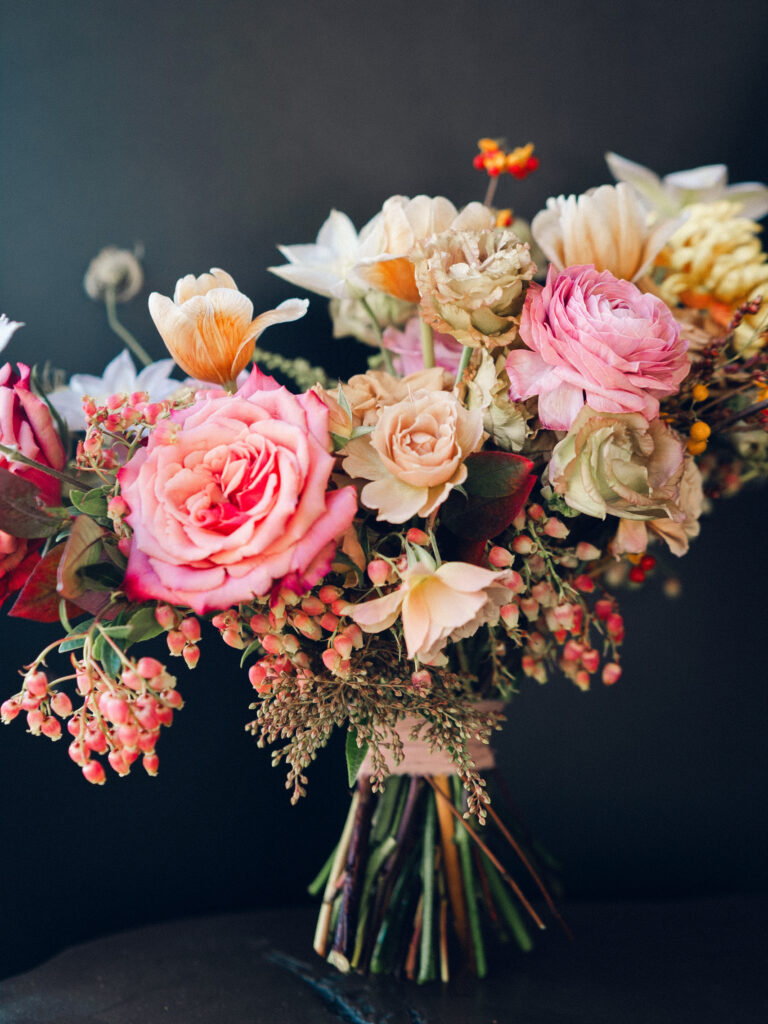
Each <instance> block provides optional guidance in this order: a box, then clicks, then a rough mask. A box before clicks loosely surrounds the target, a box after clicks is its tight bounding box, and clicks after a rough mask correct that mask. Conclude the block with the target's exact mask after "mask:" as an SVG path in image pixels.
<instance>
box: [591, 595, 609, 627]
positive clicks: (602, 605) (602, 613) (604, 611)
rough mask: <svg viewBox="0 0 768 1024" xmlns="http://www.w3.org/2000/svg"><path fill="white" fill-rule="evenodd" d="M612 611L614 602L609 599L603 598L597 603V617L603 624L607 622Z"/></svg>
mask: <svg viewBox="0 0 768 1024" xmlns="http://www.w3.org/2000/svg"><path fill="white" fill-rule="evenodd" d="M612 611H613V601H611V600H610V599H609V598H607V597H601V598H600V600H599V601H595V615H596V616H597V617H598V619H600V621H601V622H605V620H606V619H607V618H608V616H609V615H610V614H611V612H612Z"/></svg>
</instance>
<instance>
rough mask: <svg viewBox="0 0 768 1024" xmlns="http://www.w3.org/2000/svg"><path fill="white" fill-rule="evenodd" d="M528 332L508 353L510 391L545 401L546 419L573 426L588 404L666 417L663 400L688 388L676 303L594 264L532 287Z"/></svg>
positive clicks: (524, 326) (525, 321) (552, 425)
mask: <svg viewBox="0 0 768 1024" xmlns="http://www.w3.org/2000/svg"><path fill="white" fill-rule="evenodd" d="M520 337H521V338H522V340H523V341H524V342H525V344H526V345H527V348H524V349H516V350H514V351H512V352H510V353H509V355H508V357H507V375H508V376H509V380H510V385H511V386H510V390H509V396H510V398H511V399H512V400H513V401H521V400H524V399H527V398H532V397H533V396H534V395H537V396H538V399H539V418H540V420H541V422H542V424H543V426H545V427H547V428H549V429H552V430H569V429H570V427H571V424H572V423H573V421H574V420H575V419H576V417H577V416H578V414H579V412H580V411H581V409H582V407H583V406H584V405H589V406H590V407H591V408H592V409H594V410H596V411H598V412H618V413H622V412H638V413H642V415H643V416H644V417H645V418H646V419H647V420H652V419H655V418H656V416H658V414H659V399H660V398H662V397H664V396H666V395H673V394H675V393H676V392H677V391H678V390H679V389H680V384H681V382H682V380H683V378H684V377H685V376H686V374H687V373H688V370H689V368H690V364H689V362H688V359H687V358H686V349H687V347H688V343H687V342H686V341H685V340H684V339H682V338H681V336H680V328H679V325H678V323H677V321H676V320H675V318H674V317H673V316H672V313H671V312H670V310H669V308H668V307H667V306H666V305H665V304H664V303H663V302H662V301H661V299H658V298H656V296H655V295H648V294H645V293H643V292H641V291H640V290H639V289H638V288H636V287H635V285H633V284H631V283H630V282H629V281H620V280H618V279H617V278H615V277H614V276H613V275H612V274H610V273H608V272H607V271H603V272H602V273H598V271H596V270H595V268H594V267H568V268H566V269H565V270H563V271H561V272H559V273H558V272H557V271H556V270H555V269H554V268H553V267H550V269H549V273H548V275H547V282H546V284H545V285H544V287H541V286H540V285H537V284H531V285H530V287H529V289H528V294H527V296H526V300H525V306H524V307H523V315H522V320H521V322H520Z"/></svg>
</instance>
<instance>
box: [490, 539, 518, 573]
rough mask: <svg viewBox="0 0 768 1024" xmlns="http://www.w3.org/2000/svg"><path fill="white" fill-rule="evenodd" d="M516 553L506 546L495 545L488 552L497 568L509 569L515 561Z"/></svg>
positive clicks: (492, 563) (491, 561)
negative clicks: (508, 549)
mask: <svg viewBox="0 0 768 1024" xmlns="http://www.w3.org/2000/svg"><path fill="white" fill-rule="evenodd" d="M514 560H515V559H514V555H513V554H512V552H511V551H507V549H506V548H500V547H499V546H498V545H494V546H493V547H492V548H491V550H490V551H489V552H488V561H489V562H490V563H491V565H492V566H493V567H494V568H495V569H507V568H509V566H510V565H512V563H513V562H514Z"/></svg>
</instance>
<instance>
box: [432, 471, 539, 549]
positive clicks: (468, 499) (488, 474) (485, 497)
mask: <svg viewBox="0 0 768 1024" xmlns="http://www.w3.org/2000/svg"><path fill="white" fill-rule="evenodd" d="M466 466H467V479H466V480H465V481H464V484H463V488H464V490H465V491H466V496H465V495H463V494H460V493H458V492H456V491H454V492H453V493H452V494H451V495H450V497H449V498H448V500H447V501H446V502H445V504H444V505H443V507H442V509H441V510H440V521H441V522H442V523H443V525H444V526H447V527H448V529H449V530H451V531H452V532H453V533H455V534H457V535H458V536H459V537H465V538H466V539H468V540H478V539H480V538H483V539H489V538H491V537H497V536H498V535H499V534H500V533H502V532H503V531H504V530H506V528H507V527H508V526H509V524H510V523H511V522H512V520H513V519H514V518H515V516H516V515H517V514H518V512H519V511H520V510H521V509H522V508H523V506H524V505H525V503H526V501H527V500H528V496H529V495H530V493H531V491H532V489H533V485H534V484H535V482H536V477H535V476H534V474H533V473H532V472H531V471H532V470H533V463H532V462H531V461H530V459H526V458H524V457H523V456H522V455H515V454H514V453H512V452H477V453H476V454H475V455H470V457H469V458H468V459H467V462H466Z"/></svg>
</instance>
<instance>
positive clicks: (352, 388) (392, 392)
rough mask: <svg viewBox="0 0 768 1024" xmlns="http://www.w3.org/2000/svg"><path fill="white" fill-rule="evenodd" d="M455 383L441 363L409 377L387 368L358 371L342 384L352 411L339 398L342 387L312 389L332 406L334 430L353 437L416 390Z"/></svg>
mask: <svg viewBox="0 0 768 1024" xmlns="http://www.w3.org/2000/svg"><path fill="white" fill-rule="evenodd" d="M452 387H453V376H452V375H451V374H449V373H446V371H445V370H443V369H441V368H440V367H439V366H436V367H432V368H431V369H429V370H417V371H416V372H415V373H410V374H408V376H407V377H402V378H400V377H393V376H392V374H391V373H387V372H386V371H385V370H368V372H367V373H356V374H355V375H354V376H353V377H350V378H349V380H348V381H347V382H346V383H344V384H342V385H341V391H342V394H343V396H344V401H345V402H346V404H347V405H348V406H349V411H350V412H351V413H352V418H351V419H350V416H349V413H348V412H347V411H346V410H345V409H344V408H343V407H342V405H341V403H340V402H339V389H338V388H335V389H333V390H327V389H326V388H322V387H320V386H319V385H318V386H317V387H315V388H313V389H312V390H313V391H314V392H315V393H316V394H317V395H318V396H319V397H320V398H321V399H322V400H323V401H324V402H325V404H326V405H327V406H328V408H329V409H330V410H331V430H332V431H333V433H334V434H340V435H341V436H342V437H349V436H350V434H351V433H352V431H353V429H354V428H355V427H372V426H375V424H376V423H377V422H378V420H379V416H380V414H381V411H382V409H385V408H386V407H387V406H389V405H395V404H396V403H397V402H402V401H403V400H404V399H406V398H408V396H409V395H411V394H413V392H414V391H448V390H450V389H451V388H452Z"/></svg>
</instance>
